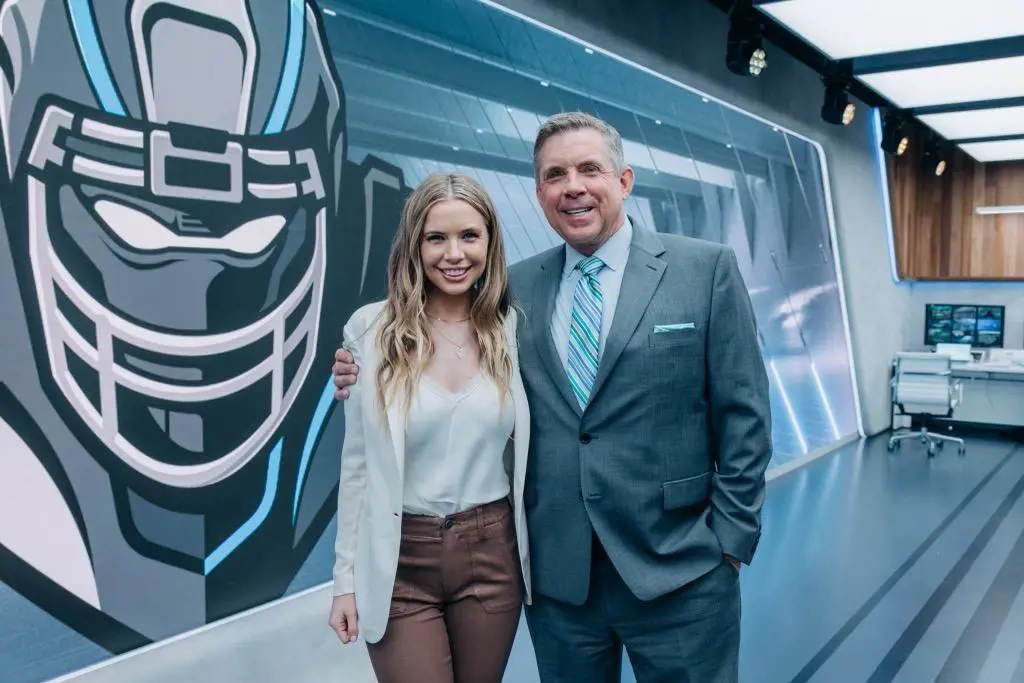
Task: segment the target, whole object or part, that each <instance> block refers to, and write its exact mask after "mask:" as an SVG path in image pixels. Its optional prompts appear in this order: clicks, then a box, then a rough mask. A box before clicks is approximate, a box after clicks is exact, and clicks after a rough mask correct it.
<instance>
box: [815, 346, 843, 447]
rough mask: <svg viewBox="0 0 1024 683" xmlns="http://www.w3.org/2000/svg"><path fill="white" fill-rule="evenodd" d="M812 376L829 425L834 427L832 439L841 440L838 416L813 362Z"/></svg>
mask: <svg viewBox="0 0 1024 683" xmlns="http://www.w3.org/2000/svg"><path fill="white" fill-rule="evenodd" d="M811 375H813V376H814V386H816V387H818V396H820V397H821V403H822V404H823V405H824V406H825V414H826V415H828V424H829V426H830V427H832V437H833V438H835V439H838V438H839V427H838V426H837V425H836V416H835V414H834V413H833V412H832V406H831V404H829V402H828V396H827V395H826V394H825V385H824V384H822V383H821V375H819V374H818V367H817V366H816V365H815V364H814V361H813V360H812V361H811Z"/></svg>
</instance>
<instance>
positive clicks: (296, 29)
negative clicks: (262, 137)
mask: <svg viewBox="0 0 1024 683" xmlns="http://www.w3.org/2000/svg"><path fill="white" fill-rule="evenodd" d="M305 14H306V7H305V3H304V1H303V0H289V5H288V43H287V44H286V45H285V49H284V66H282V67H281V80H280V82H278V84H277V94H276V95H275V96H274V105H273V106H272V107H271V108H270V116H269V117H268V118H267V124H266V125H265V126H264V127H263V132H264V133H265V134H266V135H274V134H276V133H280V132H281V131H282V130H284V124H285V123H287V122H288V114H289V113H291V110H292V103H293V102H294V101H295V91H296V90H297V89H298V85H299V69H300V68H301V66H302V50H303V48H304V46H305V42H306V16H305Z"/></svg>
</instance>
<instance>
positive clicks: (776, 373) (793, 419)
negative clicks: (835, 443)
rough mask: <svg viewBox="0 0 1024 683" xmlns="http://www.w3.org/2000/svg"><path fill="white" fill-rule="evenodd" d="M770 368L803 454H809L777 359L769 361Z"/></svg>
mask: <svg viewBox="0 0 1024 683" xmlns="http://www.w3.org/2000/svg"><path fill="white" fill-rule="evenodd" d="M768 367H769V368H771V371H772V376H774V377H775V388H777V389H778V390H779V395H780V396H782V405H783V406H785V408H786V413H787V414H788V415H789V421H790V422H792V423H793V431H794V432H795V433H796V438H797V439H798V440H799V441H800V448H802V449H803V452H804V453H805V454H806V453H807V440H806V439H805V438H804V433H803V431H802V430H801V429H800V423H799V422H797V419H796V412H794V411H793V404H792V403H790V402H789V394H787V393H786V387H785V386H784V385H783V384H782V378H781V377H780V376H779V369H778V368H776V367H775V359H774V358H773V359H772V360H770V361H768Z"/></svg>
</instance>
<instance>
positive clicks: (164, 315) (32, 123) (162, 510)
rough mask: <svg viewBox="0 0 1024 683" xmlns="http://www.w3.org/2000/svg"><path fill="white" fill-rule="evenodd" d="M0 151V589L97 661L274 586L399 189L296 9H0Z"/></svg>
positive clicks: (316, 470)
mask: <svg viewBox="0 0 1024 683" xmlns="http://www.w3.org/2000/svg"><path fill="white" fill-rule="evenodd" d="M0 152H2V153H0V163H2V169H3V173H2V174H0V176H2V180H0V198H2V201H0V205H2V212H0V219H2V223H3V230H2V231H0V291H2V292H3V297H2V301H0V315H2V319H3V320H4V327H3V329H2V331H0V348H2V349H3V355H2V357H0V452H2V453H3V457H2V458H0V581H3V582H5V583H7V584H9V585H11V586H12V587H13V588H14V589H15V590H17V591H19V592H20V593H21V594H22V595H24V596H25V597H27V598H29V599H30V600H32V601H34V602H35V603H36V604H38V605H39V606H41V607H42V608H43V609H45V610H46V611H48V612H49V613H50V614H51V615H53V616H54V617H56V618H57V619H59V620H61V621H62V622H64V623H65V624H67V625H68V626H69V627H71V628H73V629H75V630H77V631H79V632H80V633H82V634H83V635H85V636H86V637H88V638H90V639H92V640H94V641H95V642H96V643H98V644H100V645H101V646H103V647H105V648H107V649H108V650H110V651H112V652H119V651H123V650H126V649H130V648H132V647H136V646H138V645H141V644H144V643H146V642H149V641H152V640H156V639H159V638H163V637H166V636H169V635H173V634H175V633H179V632H181V631H183V630H186V629H189V628H193V627H196V626H200V625H202V624H204V623H207V622H209V621H211V620H213V619H216V618H219V617H222V616H225V615H228V614H231V613H234V612H236V611H238V610H239V609H243V608H245V607H249V606H252V605H254V604H259V603H262V602H265V601H267V600H270V599H273V598H276V597H279V596H281V595H282V594H283V593H284V592H285V591H286V590H287V588H288V586H289V584H290V583H291V582H292V580H293V579H294V578H295V575H296V572H297V571H298V570H299V568H300V567H301V566H302V564H303V562H304V561H305V560H306V558H307V556H308V555H309V552H310V550H311V549H312V547H313V546H314V544H315V543H316V542H317V541H318V540H319V539H320V537H321V536H322V535H323V532H324V529H325V528H326V526H327V524H328V522H329V521H330V519H331V517H332V516H333V514H334V510H335V499H334V496H333V491H334V488H335V487H336V485H337V478H338V477H337V470H338V460H339V453H340V443H341V439H342V428H343V425H342V419H343V415H342V414H341V411H338V412H337V414H335V411H334V409H335V404H334V401H333V396H332V386H331V384H330V382H329V377H328V371H329V366H330V357H331V354H332V353H333V350H334V349H335V348H336V347H337V345H338V342H339V341H340V336H341V327H342V325H343V323H344V321H345V320H346V318H347V317H348V315H349V313H350V312H351V311H352V310H354V309H355V308H356V307H358V306H359V305H361V303H363V302H364V301H366V300H370V299H373V298H378V297H380V296H381V295H382V294H383V287H384V281H383V272H384V261H383V257H385V256H386V249H382V248H381V245H382V244H383V245H386V244H387V243H389V242H390V237H391V235H392V234H393V232H394V229H395V226H396V225H397V222H398V216H399V212H400V209H401V203H402V201H403V200H404V197H405V193H406V188H405V187H404V183H403V181H402V178H401V173H400V171H399V170H398V169H395V168H393V167H390V166H388V165H387V164H384V163H383V162H381V161H379V160H376V159H374V158H372V157H370V158H367V159H366V160H363V161H362V162H361V163H360V164H354V163H351V162H349V161H348V160H346V157H345V152H346V144H345V102H344V94H343V91H342V88H341V84H340V82H339V79H338V77H337V74H336V71H335V68H334V65H333V64H332V61H331V58H330V55H329V48H328V45H327V41H326V37H325V34H324V30H323V24H322V21H321V18H320V16H319V12H318V10H317V9H316V7H315V6H314V5H313V4H312V2H307V1H306V0H216V1H213V0H102V1H100V0H7V1H6V2H0ZM371 236H372V238H373V239H372V240H371ZM371 241H372V242H373V243H374V248H373V249H371V248H370V243H371ZM329 573H330V567H329V566H325V567H324V568H323V578H322V579H321V580H327V578H329Z"/></svg>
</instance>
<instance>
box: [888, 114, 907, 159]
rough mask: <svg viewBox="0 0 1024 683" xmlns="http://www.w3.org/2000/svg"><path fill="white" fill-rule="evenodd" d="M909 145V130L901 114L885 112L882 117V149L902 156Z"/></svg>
mask: <svg viewBox="0 0 1024 683" xmlns="http://www.w3.org/2000/svg"><path fill="white" fill-rule="evenodd" d="M909 146H910V130H909V126H908V125H907V120H906V118H905V117H904V116H903V115H902V114H894V113H892V112H890V113H887V114H886V115H885V116H884V117H883V119H882V151H883V152H885V153H886V154H888V155H889V156H894V157H898V156H902V155H903V153H904V152H906V151H907V148H908V147H909Z"/></svg>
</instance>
